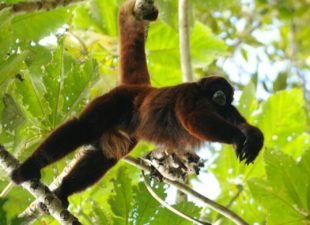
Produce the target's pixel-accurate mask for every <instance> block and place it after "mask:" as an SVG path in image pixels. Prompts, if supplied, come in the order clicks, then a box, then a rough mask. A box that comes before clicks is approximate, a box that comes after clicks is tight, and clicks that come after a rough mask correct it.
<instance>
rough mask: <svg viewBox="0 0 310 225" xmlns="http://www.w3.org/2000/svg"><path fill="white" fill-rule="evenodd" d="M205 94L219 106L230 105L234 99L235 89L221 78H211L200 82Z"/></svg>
mask: <svg viewBox="0 0 310 225" xmlns="http://www.w3.org/2000/svg"><path fill="white" fill-rule="evenodd" d="M199 85H200V86H201V87H202V90H203V92H204V94H205V95H206V96H207V98H208V99H210V100H212V102H214V103H215V104H216V105H218V106H227V105H230V104H231V103H232V101H233V97H234V89H233V87H232V86H231V84H230V83H229V82H228V81H227V80H226V79H225V78H224V77H220V76H211V77H206V78H203V79H201V80H200V81H199Z"/></svg>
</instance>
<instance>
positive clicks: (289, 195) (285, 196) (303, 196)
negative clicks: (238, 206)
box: [249, 150, 310, 225]
mask: <svg viewBox="0 0 310 225" xmlns="http://www.w3.org/2000/svg"><path fill="white" fill-rule="evenodd" d="M309 158H310V154H309V153H305V154H304V155H303V158H302V161H301V163H298V164H297V163H296V162H295V161H294V160H293V159H292V158H291V157H290V156H288V155H285V154H284V153H282V152H280V151H274V150H272V151H271V150H270V151H265V157H264V159H265V163H266V166H265V167H266V173H267V180H263V179H258V178H257V179H252V180H251V181H250V182H249V186H250V189H251V191H252V193H253V196H254V197H255V198H256V199H257V200H258V201H259V202H260V203H261V204H262V205H263V207H264V208H265V209H266V211H267V222H268V223H267V224H272V225H277V224H285V223H290V224H293V225H297V224H299V225H302V224H309V221H308V219H307V215H309V213H310V211H309V188H310V174H309V173H305V171H307V169H308V166H305V162H308V161H309ZM275 208H276V209H277V210H274V209H275Z"/></svg>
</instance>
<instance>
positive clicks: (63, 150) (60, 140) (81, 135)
mask: <svg viewBox="0 0 310 225" xmlns="http://www.w3.org/2000/svg"><path fill="white" fill-rule="evenodd" d="M89 138H90V137H89V135H88V133H87V130H86V129H85V124H83V122H82V121H81V120H78V119H76V118H74V119H71V120H69V121H67V122H66V123H64V124H62V125H61V126H60V127H58V128H57V129H56V130H55V131H53V132H52V133H51V134H50V135H49V136H48V137H47V138H46V140H45V141H44V142H43V143H42V144H41V145H40V146H39V147H38V148H37V149H36V150H35V152H34V153H33V154H32V155H31V156H30V157H29V158H28V159H27V160H26V161H25V162H24V163H23V164H21V165H20V167H18V168H17V169H16V170H14V171H13V173H12V175H11V177H12V180H13V181H14V182H15V183H17V184H19V183H21V182H23V181H26V180H30V179H39V178H40V169H41V168H43V167H45V166H47V165H49V164H51V163H53V162H55V161H57V160H58V159H60V158H62V157H63V156H65V155H67V154H68V153H70V152H72V151H73V150H75V149H76V148H77V147H79V146H81V145H83V144H85V143H87V142H88V141H90V139H89Z"/></svg>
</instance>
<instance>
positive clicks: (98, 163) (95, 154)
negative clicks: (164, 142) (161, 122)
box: [54, 132, 136, 206]
mask: <svg viewBox="0 0 310 225" xmlns="http://www.w3.org/2000/svg"><path fill="white" fill-rule="evenodd" d="M115 135H116V133H113V132H112V135H111V134H108V135H103V136H102V138H105V139H106V138H108V137H107V136H109V137H111V136H112V137H113V140H114V141H116V140H117V139H115V137H116V136H115ZM111 140H112V139H111ZM111 140H110V141H111ZM105 141H106V140H105ZM120 142H126V143H128V145H124V146H123V147H126V149H123V150H122V151H121V152H122V153H121V154H120V149H117V146H118V145H114V144H112V145H111V146H110V145H109V146H107V145H104V144H103V143H102V141H101V142H99V143H97V144H95V145H92V148H91V149H89V150H87V151H86V152H85V154H84V155H83V156H82V157H81V158H80V160H79V161H77V163H76V164H75V166H74V167H73V168H72V169H71V171H70V172H69V173H68V174H67V175H66V176H65V177H64V178H63V180H62V182H61V184H60V186H59V187H58V188H57V189H56V190H55V191H54V193H55V194H56V195H57V196H58V197H59V198H60V199H61V200H62V202H63V204H64V206H68V200H67V198H68V196H70V195H72V194H74V193H77V192H80V191H83V190H84V189H86V188H88V187H89V186H91V185H93V184H94V183H96V182H97V181H99V180H100V178H101V177H102V176H103V175H104V174H105V173H106V172H107V171H108V170H109V169H111V168H112V167H113V166H114V165H115V164H116V163H117V162H118V160H119V159H120V158H122V157H123V156H124V155H126V154H128V153H129V152H130V151H131V150H132V149H133V148H134V146H135V145H136V140H135V139H134V138H131V139H123V137H121V139H119V140H118V144H119V143H120ZM110 143H111V142H110ZM118 147H120V146H118ZM112 148H113V149H112Z"/></svg>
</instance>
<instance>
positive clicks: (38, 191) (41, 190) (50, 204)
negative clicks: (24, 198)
mask: <svg viewBox="0 0 310 225" xmlns="http://www.w3.org/2000/svg"><path fill="white" fill-rule="evenodd" d="M0 166H1V167H2V169H3V170H4V171H5V172H6V173H7V174H11V172H12V171H13V170H14V169H15V168H17V167H18V166H19V162H18V161H17V159H15V158H14V157H13V156H12V155H11V154H10V153H9V152H8V151H7V150H6V149H5V148H4V147H3V146H1V145H0ZM21 186H22V187H23V188H25V189H26V190H28V191H29V192H30V193H31V194H32V195H33V196H34V197H35V198H36V199H37V200H38V201H40V202H43V204H44V205H45V206H46V207H47V209H48V211H49V213H50V214H51V215H52V216H53V217H54V218H55V219H56V220H57V221H58V222H59V223H60V224H63V225H78V224H81V223H80V222H79V221H78V219H77V218H75V217H74V216H73V215H72V214H71V213H70V212H69V211H68V210H67V209H65V208H64V207H63V206H62V203H61V201H60V200H59V199H58V198H57V197H56V196H55V195H54V194H53V192H51V191H50V189H49V188H48V187H47V186H45V185H44V184H42V183H40V182H39V181H27V182H24V183H22V184H21Z"/></svg>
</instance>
